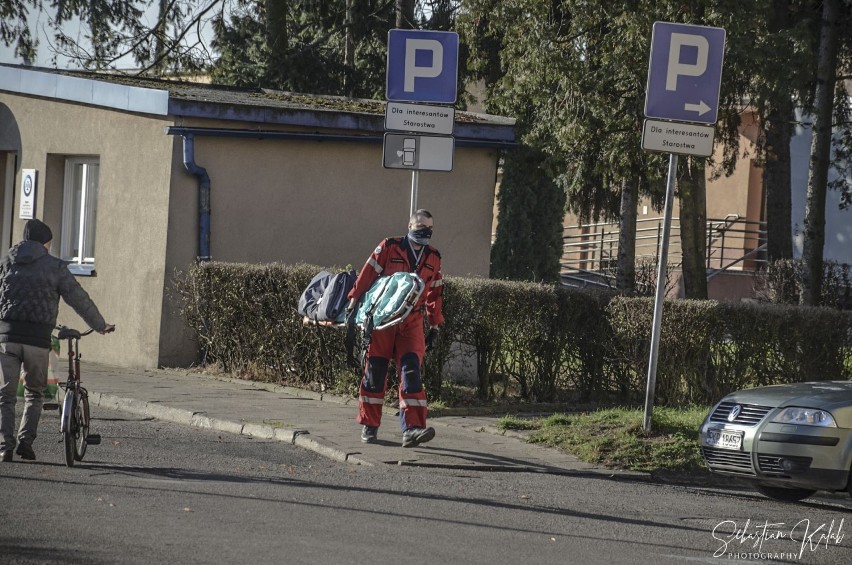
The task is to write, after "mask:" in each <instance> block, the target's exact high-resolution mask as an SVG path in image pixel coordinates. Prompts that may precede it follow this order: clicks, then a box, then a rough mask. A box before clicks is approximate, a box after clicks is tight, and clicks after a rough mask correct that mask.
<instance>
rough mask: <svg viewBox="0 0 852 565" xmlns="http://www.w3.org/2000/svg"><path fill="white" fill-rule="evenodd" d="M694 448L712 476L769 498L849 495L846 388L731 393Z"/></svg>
mask: <svg viewBox="0 0 852 565" xmlns="http://www.w3.org/2000/svg"><path fill="white" fill-rule="evenodd" d="M699 442H700V446H701V455H702V456H703V458H704V462H705V463H706V464H707V468H708V469H709V470H710V471H711V472H712V473H715V474H718V475H727V476H735V477H740V478H743V479H748V480H749V481H750V482H752V483H753V485H754V486H755V488H756V489H757V490H758V491H759V492H761V493H763V494H765V495H766V496H769V497H771V498H774V499H777V500H784V501H797V500H802V499H803V498H807V497H808V496H810V495H812V494H813V493H814V492H816V491H817V490H827V491H842V490H846V491H847V492H849V493H850V494H852V482H850V475H852V382H850V381H823V382H812V383H793V384H784V385H774V386H764V387H758V388H751V389H745V390H740V391H737V392H733V393H731V394H729V395H728V396H726V397H724V398H723V399H722V400H721V401H720V402H719V403H718V404H717V405H716V406H714V407H713V409H712V410H711V411H710V414H708V415H707V417H706V418H705V419H704V422H703V423H702V424H701V429H700V430H699Z"/></svg>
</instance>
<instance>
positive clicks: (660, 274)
mask: <svg viewBox="0 0 852 565" xmlns="http://www.w3.org/2000/svg"><path fill="white" fill-rule="evenodd" d="M676 173H677V155H675V154H674V153H672V154H670V155H669V178H668V180H667V181H666V205H665V210H664V212H663V238H662V240H661V241H660V258H659V260H658V265H657V293H656V295H655V300H654V321H653V323H652V325H651V359H650V361H649V362H648V389H647V390H646V391H645V419H644V422H643V429H644V430H645V433H649V432H650V431H651V414H652V413H653V410H654V391H655V389H656V386H657V357H658V354H659V351H660V327H661V326H662V321H663V298H665V294H666V270H667V268H668V258H669V233H670V232H671V227H672V200H674V185H675V174H676Z"/></svg>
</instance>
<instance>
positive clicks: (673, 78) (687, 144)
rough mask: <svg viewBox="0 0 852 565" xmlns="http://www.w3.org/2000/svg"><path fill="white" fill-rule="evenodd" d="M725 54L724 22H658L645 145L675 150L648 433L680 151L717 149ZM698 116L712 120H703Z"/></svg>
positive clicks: (705, 153) (647, 424)
mask: <svg viewBox="0 0 852 565" xmlns="http://www.w3.org/2000/svg"><path fill="white" fill-rule="evenodd" d="M724 55H725V30H724V29H722V28H718V27H704V26H695V25H687V24H676V23H670V22H654V28H653V33H652V35H651V55H650V58H649V59H650V60H649V63H648V84H647V88H646V91H645V117H646V118H656V119H646V120H645V124H644V128H643V131H642V149H644V150H646V151H660V152H667V153H669V171H668V177H667V179H666V201H665V208H664V211H663V233H662V238H661V240H660V249H659V259H658V262H657V286H656V292H655V294H654V318H653V321H652V323H651V355H650V359H649V361H648V380H647V388H646V390H645V416H644V421H643V429H644V431H645V433H649V432H650V431H651V419H652V416H653V411H654V393H655V391H656V385H657V360H658V358H659V350H660V328H661V327H662V319H663V299H664V298H665V291H666V271H667V269H668V253H669V235H670V232H671V222H672V206H673V200H674V187H675V180H676V174H677V162H678V155H679V154H680V155H693V156H697V157H709V156H710V155H712V153H713V136H714V134H715V128H714V127H713V125H714V124H715V123H716V119H717V117H718V113H719V91H720V87H721V82H722V61H723V60H724ZM684 122H687V123H684ZM696 122H697V124H710V125H709V126H705V125H697V124H696Z"/></svg>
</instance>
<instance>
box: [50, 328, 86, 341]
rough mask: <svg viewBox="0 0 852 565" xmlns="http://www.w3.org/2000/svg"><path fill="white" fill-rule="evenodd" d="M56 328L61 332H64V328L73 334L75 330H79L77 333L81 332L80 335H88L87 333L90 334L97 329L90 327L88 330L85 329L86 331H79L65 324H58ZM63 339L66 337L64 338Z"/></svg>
mask: <svg viewBox="0 0 852 565" xmlns="http://www.w3.org/2000/svg"><path fill="white" fill-rule="evenodd" d="M54 329H57V330H59V331H60V333H61V332H62V330H65V331H67V332H71V333H72V334H73V333H74V332H77V333H79V334H80V337H83V336H87V335H89V334H90V333H92V332H93V331H95V330H94V329H93V328H89V329H88V330H87V331H85V332H79V331H77V330H75V329H73V328H69V327H68V326H63V325H58V326H56V327H55V328H54ZM63 339H64V338H63Z"/></svg>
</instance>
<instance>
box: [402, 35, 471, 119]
mask: <svg viewBox="0 0 852 565" xmlns="http://www.w3.org/2000/svg"><path fill="white" fill-rule="evenodd" d="M458 57H459V36H458V34H457V33H454V32H448V31H424V30H410V29H392V30H390V32H389V33H388V71H387V92H386V94H387V99H388V100H392V101H395V102H433V103H436V104H454V103H455V101H456V83H457V81H458Z"/></svg>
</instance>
